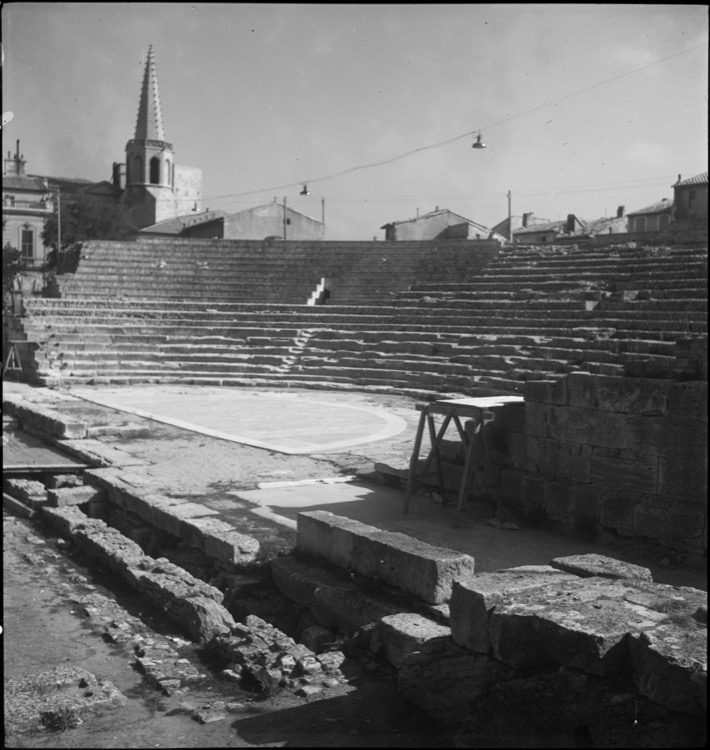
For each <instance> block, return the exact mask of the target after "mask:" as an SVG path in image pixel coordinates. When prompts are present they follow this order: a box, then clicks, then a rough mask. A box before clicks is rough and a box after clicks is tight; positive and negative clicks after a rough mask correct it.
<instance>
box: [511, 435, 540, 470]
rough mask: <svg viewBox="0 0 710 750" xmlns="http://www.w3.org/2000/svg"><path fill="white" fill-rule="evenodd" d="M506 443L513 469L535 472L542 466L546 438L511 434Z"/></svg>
mask: <svg viewBox="0 0 710 750" xmlns="http://www.w3.org/2000/svg"><path fill="white" fill-rule="evenodd" d="M505 442H506V446H507V453H508V456H509V457H510V462H511V464H512V466H513V468H515V469H519V470H520V471H526V472H535V471H537V467H538V466H541V465H542V463H543V459H544V455H545V438H543V437H536V436H534V435H526V434H521V433H519V432H509V433H508V434H507V435H506V436H505Z"/></svg>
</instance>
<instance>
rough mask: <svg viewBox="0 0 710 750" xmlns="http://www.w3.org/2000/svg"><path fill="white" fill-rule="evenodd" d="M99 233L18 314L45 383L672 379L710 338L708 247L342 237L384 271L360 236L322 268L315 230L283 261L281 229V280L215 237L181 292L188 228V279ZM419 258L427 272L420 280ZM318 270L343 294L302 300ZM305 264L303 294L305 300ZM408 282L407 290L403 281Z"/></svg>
mask: <svg viewBox="0 0 710 750" xmlns="http://www.w3.org/2000/svg"><path fill="white" fill-rule="evenodd" d="M91 244H92V246H91V247H90V248H89V250H88V251H87V256H88V257H86V258H83V259H82V260H81V261H80V264H79V270H78V271H77V273H75V274H73V275H71V276H66V277H60V287H61V291H62V298H61V299H40V298H31V299H29V300H27V305H26V317H25V318H24V319H23V320H22V323H23V327H24V333H25V336H26V337H27V340H28V341H30V342H34V343H35V344H37V345H38V346H37V348H36V351H35V353H34V365H35V368H36V369H35V371H34V376H35V380H36V381H37V382H39V383H43V384H53V383H58V382H77V383H89V382H94V383H137V382H165V383H204V384H222V385H238V384H246V383H253V384H256V383H258V384H268V385H300V386H313V387H330V388H337V387H366V388H377V389H395V390H398V391H402V392H411V393H413V394H416V395H422V394H430V395H435V394H439V393H452V392H454V393H460V394H464V395H480V396H486V395H499V394H512V393H519V392H522V389H523V383H524V382H525V381H526V380H534V379H550V378H557V377H562V376H564V375H565V374H567V373H569V372H572V371H575V370H582V371H586V372H592V373H601V374H611V375H614V374H617V375H622V374H624V373H625V372H626V371H627V370H628V368H629V366H630V364H631V365H634V363H635V364H637V365H639V364H640V365H644V364H645V363H648V362H651V363H652V364H653V366H654V368H655V370H654V372H655V376H659V375H660V376H663V374H664V373H665V374H666V375H667V376H672V374H673V368H674V365H675V363H676V341H678V340H679V339H685V338H687V337H696V336H706V335H707V296H708V295H707V247H706V246H705V247H697V246H688V247H673V248H663V249H659V248H629V247H626V246H623V245H620V246H616V247H610V248H606V249H604V248H598V247H595V248H581V249H577V248H568V247H554V248H553V247H543V248H540V247H517V246H516V247H511V248H505V249H501V250H499V251H498V252H496V253H490V254H488V255H487V256H485V257H480V258H477V259H474V260H477V263H476V262H473V261H472V260H471V259H470V258H466V257H464V256H455V255H454V254H452V253H453V250H451V249H449V248H446V252H447V253H448V256H446V257H442V255H441V254H440V255H439V257H438V259H437V261H432V260H431V259H430V258H427V257H426V256H425V255H422V250H423V249H422V247H421V246H422V245H429V252H430V253H432V252H433V253H436V252H437V250H438V249H437V248H432V246H431V244H430V243H389V245H396V247H394V248H391V254H388V253H389V251H390V248H388V247H385V243H331V245H329V246H331V247H332V245H360V244H364V245H366V246H367V251H365V253H366V256H367V257H366V258H365V261H368V260H369V262H370V264H374V261H375V258H379V259H380V262H384V263H390V264H391V266H394V265H396V264H398V263H401V268H399V272H398V273H395V272H391V273H390V274H389V275H388V276H387V277H386V278H385V277H382V278H380V280H379V281H376V280H375V276H373V275H368V273H370V272H369V271H368V272H366V271H365V268H364V266H365V261H363V259H362V258H360V259H355V258H352V259H351V258H348V257H346V254H345V255H343V253H344V252H345V250H347V251H348V252H350V251H352V250H353V248H345V250H343V251H342V252H341V248H339V247H338V248H336V249H334V250H331V251H330V258H329V259H328V262H329V263H330V266H329V267H328V268H327V269H326V268H325V266H324V265H319V266H318V270H319V271H323V272H320V273H318V274H315V273H313V271H314V270H315V266H316V265H318V262H317V261H316V259H315V255H314V254H315V253H321V255H323V256H325V252H326V248H317V250H316V249H311V248H309V247H305V243H302V244H303V245H304V247H301V248H300V250H299V251H298V252H295V253H294V255H293V256H291V255H290V254H289V257H288V259H287V260H284V246H283V243H282V244H281V245H278V243H272V244H276V245H277V246H278V249H279V252H280V258H281V262H282V263H283V268H282V271H281V274H280V275H278V276H277V275H276V271H275V270H274V269H275V267H276V266H275V265H274V264H275V263H276V260H275V258H277V256H276V255H274V257H273V258H272V257H271V248H270V247H267V246H266V245H267V244H268V243H266V244H265V243H261V242H259V243H241V244H248V245H250V244H253V245H255V246H258V248H260V249H261V250H260V251H261V252H262V254H263V258H257V259H254V258H250V259H249V263H248V264H247V263H246V260H244V263H245V265H244V268H243V269H242V268H240V266H239V263H238V262H237V260H239V259H237V260H235V258H234V257H233V255H232V253H231V250H232V248H231V247H230V246H231V245H232V243H223V244H222V253H223V255H225V256H228V257H225V258H221V256H219V254H218V253H217V249H218V246H217V245H216V243H214V242H210V241H206V243H205V245H204V247H202V248H201V251H204V252H205V253H207V252H208V251H209V253H210V255H209V256H207V255H205V256H204V257H206V258H208V259H207V260H205V261H203V262H204V263H207V268H203V269H202V270H201V271H199V272H197V274H193V280H192V282H190V283H193V284H195V285H196V288H197V289H198V290H201V291H200V294H202V298H200V296H199V294H195V295H193V294H187V293H183V292H182V291H181V290H183V291H184V289H183V287H182V286H181V284H183V282H184V281H186V280H187V279H188V277H189V273H188V270H186V269H188V268H189V263H193V264H194V262H195V261H194V260H189V257H188V252H187V251H188V250H190V247H191V246H190V244H189V243H188V242H187V241H182V240H179V241H177V245H178V247H177V250H175V252H174V253H173V258H172V260H170V261H165V262H166V263H167V264H173V265H175V269H176V275H173V276H171V275H170V274H166V275H165V276H164V277H160V278H158V277H151V276H150V274H149V271H148V270H147V269H148V268H150V267H151V264H155V263H156V262H157V263H158V264H159V263H160V262H161V261H160V260H157V261H156V260H155V257H153V258H146V257H145V250H146V247H145V245H146V244H148V243H135V244H134V243H130V244H131V247H129V248H126V247H125V245H126V244H128V243H102V244H99V246H98V247H94V245H93V243H91ZM118 244H121V245H122V247H121V253H122V256H121V257H122V267H123V271H122V272H121V273H120V274H119V273H118V272H117V273H116V274H114V275H111V274H109V273H108V271H107V270H106V269H107V268H112V267H113V266H112V263H113V264H114V265H116V263H115V257H114V258H113V259H112V258H111V257H110V256H111V253H110V251H111V249H112V246H113V249H114V250H115V246H116V245H118ZM311 244H312V245H313V244H317V243H311ZM321 244H323V245H328V243H321ZM403 245H407V246H410V247H409V248H408V253H409V254H407V248H404V249H402V248H401V247H400V246H403ZM412 246H417V247H412ZM156 247H157V248H158V249H159V251H160V253H163V254H166V253H167V251H168V249H169V247H168V245H167V244H166V243H156ZM373 247H375V248H377V251H378V254H377V255H376V256H375V255H373ZM141 248H142V250H143V255H141V253H140V252H139V250H141ZM225 248H227V249H228V250H229V251H230V252H225ZM178 250H179V251H181V252H182V255H181V254H180V253H179V252H178ZM251 250H252V252H254V248H251ZM238 251H239V252H238V254H239V253H243V248H241V247H239V248H238ZM309 252H310V253H311V255H310V256H309V255H308V253H309ZM123 253H125V256H124V255H123ZM192 253H193V256H194V254H195V250H194V248H193V249H192ZM338 253H341V256H342V257H340V260H341V261H342V262H343V263H344V264H349V265H347V268H348V270H349V271H354V270H356V268H358V267H359V268H360V269H361V270H362V273H363V278H364V279H365V280H366V281H367V283H364V281H363V279H360V278H357V279H353V280H352V282H351V283H350V284H349V286H348V287H347V289H346V288H345V283H344V281H343V280H344V279H345V278H346V276H347V274H346V273H345V271H344V270H343V269H344V267H345V266H342V267H339V266H337V263H335V261H334V258H335V255H336V254H338ZM368 253H369V255H368ZM440 253H443V251H440ZM183 255H184V258H183ZM165 257H167V255H165ZM240 257H241V256H240ZM178 259H180V262H181V263H183V266H181V267H180V273H179V274H178V273H177V269H178ZM452 259H453V260H452ZM134 260H135V264H134V265H131V263H133V261H134ZM260 260H263V267H261V266H260V265H259V261H260ZM444 260H445V261H447V262H448V263H449V266H450V272H449V277H448V280H446V274H445V268H444V265H445V264H444V263H443V261H444ZM467 260H468V261H469V263H468V270H467V271H464V270H462V269H463V268H464V266H465V265H466V261H467ZM320 262H321V263H323V262H324V261H323V258H321V259H320ZM293 263H295V264H296V265H292V264H293ZM299 263H300V264H304V263H305V264H309V263H310V267H311V272H310V273H306V272H305V270H301V271H300V272H297V271H296V267H297V265H298V264H299ZM92 264H93V265H92ZM101 264H103V265H102V266H101V268H102V270H101V272H99V271H98V270H96V269H97V268H98V266H99V265H101ZM185 264H188V265H185ZM270 264H271V265H270ZM129 268H132V269H133V271H132V272H130V273H129V272H128V270H127V269H129ZM244 269H252V270H249V271H247V270H244ZM260 269H261V278H263V279H270V281H268V282H267V281H264V283H263V285H261V284H257V283H253V285H252V287H249V288H247V287H248V285H247V283H246V282H245V281H242V279H245V278H251V279H252V281H254V279H256V278H257V276H258V272H259V270H260ZM158 270H160V271H161V272H166V271H167V270H168V266H167V265H166V266H165V267H164V268H162V269H158ZM326 270H328V271H329V272H325V271H326ZM435 271H438V273H435ZM420 272H421V273H424V276H419V277H417V274H418V273H420ZM112 273H113V272H112ZM299 273H300V276H299ZM200 274H203V275H202V276H201V275H200ZM183 276H184V279H183ZM306 277H308V278H309V282H308V284H306V283H305V279H306ZM314 277H317V278H321V277H328V278H329V279H335V282H334V288H335V289H336V290H337V289H338V288H340V290H341V291H342V295H341V296H340V298H338V294H337V291H336V293H335V294H334V295H333V300H332V304H331V301H330V300H329V302H328V304H326V305H308V304H306V303H307V299H308V296H309V294H310V293H311V292H312V290H313V288H314V284H313V281H312V279H313V278H314ZM442 277H443V278H442ZM232 278H236V279H237V280H235V281H232V280H231V279H232ZM301 278H303V279H304V282H303V284H304V287H303V288H304V289H305V291H304V293H303V295H302V297H301V302H300V303H296V302H294V301H293V300H294V299H295V297H297V296H298V295H299V294H301V288H300V287H299V284H300V283H301ZM411 278H414V281H413V282H410V283H407V281H408V279H411ZM92 279H93V280H94V282H95V283H93V284H92ZM424 279H427V281H424ZM453 279H457V281H456V282H454V281H453ZM203 281H204V286H200V284H201V283H202V282H203ZM198 282H199V283H198ZM112 284H114V285H115V286H114V287H111V285H112ZM210 284H212V287H211V289H212V291H211V293H209V294H208V293H207V292H206V291H205V290H206V289H207V288H208V286H209V285H210ZM269 284H270V285H271V286H269ZM398 284H402V285H404V286H403V287H402V288H401V290H400V291H399V292H395V291H394V290H393V287H396V286H397V285H398ZM358 285H361V286H362V298H361V299H360V301H358V294H357V287H358ZM378 285H379V286H378ZM376 286H377V287H378V288H377V289H376V291H377V294H379V295H380V296H381V298H382V299H381V301H379V302H378V301H377V294H373V291H372V290H373V289H374V288H375V287H376ZM407 286H408V287H409V288H408V289H407V288H406V287H407ZM112 288H113V289H115V290H116V291H117V294H116V293H112V292H111V291H110V289H112ZM153 289H154V290H155V293H153V292H152V291H151V290H153ZM99 290H103V294H102V293H100V292H99ZM259 295H263V298H262V299H261V300H258V301H255V300H254V297H258V296H259ZM275 298H277V301H272V300H274V299H275ZM237 299H239V301H236V300H237ZM343 300H348V301H349V302H350V304H343Z"/></svg>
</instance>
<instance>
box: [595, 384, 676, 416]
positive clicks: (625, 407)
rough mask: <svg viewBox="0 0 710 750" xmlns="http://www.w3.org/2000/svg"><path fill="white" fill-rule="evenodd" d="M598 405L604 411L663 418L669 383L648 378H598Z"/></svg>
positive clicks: (666, 407)
mask: <svg viewBox="0 0 710 750" xmlns="http://www.w3.org/2000/svg"><path fill="white" fill-rule="evenodd" d="M597 404H598V407H599V409H601V410H603V411H615V412H623V413H625V414H646V415H654V416H663V415H665V414H666V411H667V409H668V383H667V382H665V381H659V380H649V379H647V378H623V377H612V376H597Z"/></svg>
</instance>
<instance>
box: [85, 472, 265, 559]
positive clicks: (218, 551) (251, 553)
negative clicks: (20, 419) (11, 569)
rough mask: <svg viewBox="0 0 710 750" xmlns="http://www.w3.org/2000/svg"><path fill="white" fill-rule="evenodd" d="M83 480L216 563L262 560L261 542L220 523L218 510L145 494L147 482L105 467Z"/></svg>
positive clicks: (138, 477) (160, 495)
mask: <svg viewBox="0 0 710 750" xmlns="http://www.w3.org/2000/svg"><path fill="white" fill-rule="evenodd" d="M84 478H85V481H87V482H89V483H90V484H93V485H95V486H98V487H99V488H100V489H103V490H105V491H106V495H107V498H108V500H109V501H110V502H112V503H114V504H115V505H117V506H119V507H120V508H122V509H123V510H126V511H128V512H129V513H134V514H135V515H137V516H139V517H140V518H141V519H142V520H143V521H145V522H146V523H148V524H150V525H152V526H155V527H156V528H157V529H159V530H161V531H164V532H167V533H168V534H171V535H172V536H175V537H178V538H179V539H181V540H183V541H184V542H186V543H187V544H189V545H190V546H191V547H194V548H195V549H199V550H201V551H202V552H204V554H205V555H207V556H208V557H210V558H212V559H214V560H217V561H219V562H221V563H227V564H229V565H250V564H252V563H255V562H256V561H257V559H258V557H259V551H260V545H259V542H258V541H257V540H256V539H254V538H253V537H251V536H248V535H246V534H242V533H240V532H239V531H238V530H237V529H235V528H234V527H233V526H231V525H230V524H228V523H226V522H225V521H223V520H221V519H220V518H219V517H218V516H219V513H218V512H217V511H215V510H212V509H211V508H208V507H206V506H204V505H200V504H199V503H193V502H190V501H188V500H187V499H185V498H175V497H170V496H168V495H163V494H160V493H155V492H150V491H147V492H146V491H145V490H143V489H142V485H143V484H144V480H143V478H142V477H140V476H138V475H135V476H134V475H132V474H130V473H128V472H125V471H120V470H117V469H113V468H103V469H89V470H86V471H85V472H84Z"/></svg>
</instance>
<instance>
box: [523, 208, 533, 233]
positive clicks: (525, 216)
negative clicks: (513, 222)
mask: <svg viewBox="0 0 710 750" xmlns="http://www.w3.org/2000/svg"><path fill="white" fill-rule="evenodd" d="M531 216H532V212H530V213H527V214H523V228H524V229H526V228H527V226H528V222H529V221H530V217H531Z"/></svg>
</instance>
